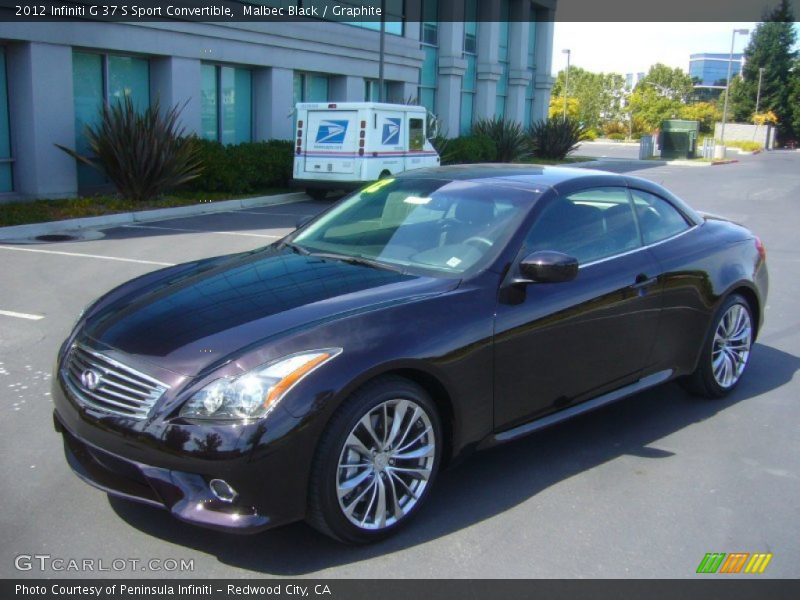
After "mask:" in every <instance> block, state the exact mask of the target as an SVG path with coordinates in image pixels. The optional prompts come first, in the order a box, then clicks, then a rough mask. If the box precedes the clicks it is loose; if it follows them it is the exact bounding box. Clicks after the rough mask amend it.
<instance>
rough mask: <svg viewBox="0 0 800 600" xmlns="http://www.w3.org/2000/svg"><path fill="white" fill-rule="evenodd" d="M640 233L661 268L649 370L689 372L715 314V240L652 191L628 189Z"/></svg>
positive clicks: (716, 246)
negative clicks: (660, 291)
mask: <svg viewBox="0 0 800 600" xmlns="http://www.w3.org/2000/svg"><path fill="white" fill-rule="evenodd" d="M630 192H631V196H632V198H633V203H634V206H635V207H636V215H637V219H638V221H639V229H640V230H641V233H642V239H643V241H644V244H645V246H647V248H648V251H649V252H650V254H651V255H652V256H653V258H654V259H655V260H657V261H658V263H659V265H660V267H661V275H660V277H661V280H662V284H663V297H664V307H663V310H662V312H661V321H660V324H659V329H658V343H657V344H656V345H655V347H654V348H653V353H652V355H651V358H650V369H651V370H653V371H657V370H663V369H669V368H673V369H674V368H677V369H682V370H688V371H691V370H693V368H694V362H695V360H696V358H697V355H698V353H699V351H700V348H701V347H702V345H703V341H704V338H705V335H706V329H707V328H708V326H709V320H710V318H711V315H712V313H713V305H714V301H715V299H714V296H713V292H712V290H713V287H714V286H713V284H712V282H711V281H710V280H709V277H708V262H707V261H709V260H711V261H714V260H717V259H716V258H712V257H714V256H715V254H716V253H717V252H719V251H720V250H721V249H720V248H719V247H718V241H717V240H716V239H715V238H714V237H713V236H705V235H703V234H702V232H701V231H700V228H699V227H697V226H696V224H695V223H694V222H693V221H692V220H691V219H690V218H689V217H687V216H686V215H684V214H683V213H682V212H681V210H680V209H679V208H678V207H677V206H675V205H674V204H673V203H672V202H670V201H669V200H667V199H666V198H663V197H661V196H659V195H657V194H656V193H655V192H652V191H646V190H643V189H637V188H634V187H631V188H630Z"/></svg>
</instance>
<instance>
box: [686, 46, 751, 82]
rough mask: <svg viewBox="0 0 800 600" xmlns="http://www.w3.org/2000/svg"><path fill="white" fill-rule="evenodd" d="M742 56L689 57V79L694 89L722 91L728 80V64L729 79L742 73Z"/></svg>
mask: <svg viewBox="0 0 800 600" xmlns="http://www.w3.org/2000/svg"><path fill="white" fill-rule="evenodd" d="M743 58H744V55H743V54H734V55H733V60H731V55H730V54H709V53H705V54H692V55H690V56H689V77H691V78H692V79H693V80H694V82H695V87H696V88H698V87H699V88H711V89H715V88H716V89H724V88H725V85H726V83H727V80H728V63H730V67H731V77H735V76H736V75H738V74H739V73H741V71H742V59H743Z"/></svg>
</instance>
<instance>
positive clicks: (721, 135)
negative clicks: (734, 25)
mask: <svg viewBox="0 0 800 600" xmlns="http://www.w3.org/2000/svg"><path fill="white" fill-rule="evenodd" d="M737 33H741V34H742V35H747V34H748V33H750V30H748V29H734V30H733V33H732V34H731V52H730V54H729V55H728V78H727V79H726V80H725V104H724V106H723V108H722V126H721V127H720V130H719V143H720V146H724V145H725V122H726V121H727V120H728V99H729V98H728V96H730V89H731V67H732V66H733V43H734V42H735V41H736V34H737Z"/></svg>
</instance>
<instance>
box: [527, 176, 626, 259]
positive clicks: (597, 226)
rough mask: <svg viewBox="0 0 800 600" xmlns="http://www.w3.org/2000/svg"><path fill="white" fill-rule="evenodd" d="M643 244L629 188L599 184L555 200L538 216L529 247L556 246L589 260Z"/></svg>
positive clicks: (529, 237)
mask: <svg viewBox="0 0 800 600" xmlns="http://www.w3.org/2000/svg"><path fill="white" fill-rule="evenodd" d="M640 245H641V241H640V238H639V232H638V229H637V228H636V220H635V217H634V214H633V208H632V206H631V200H630V197H629V196H628V191H627V189H625V188H612V187H606V188H595V189H591V190H585V191H581V192H576V193H574V194H571V195H569V196H566V197H557V198H554V199H553V200H551V202H550V203H549V204H548V206H546V207H545V209H544V211H543V212H542V214H540V215H539V217H538V218H537V219H536V222H535V223H534V224H533V227H532V228H531V230H530V232H529V233H528V237H527V239H526V248H527V250H528V251H529V252H535V251H537V250H556V251H558V252H563V253H564V254H569V255H570V256H574V257H575V258H577V259H578V263H580V264H586V263H588V262H592V261H595V260H599V259H601V258H607V257H609V256H614V255H615V254H621V253H623V252H627V251H629V250H633V249H635V248H638V247H639V246H640Z"/></svg>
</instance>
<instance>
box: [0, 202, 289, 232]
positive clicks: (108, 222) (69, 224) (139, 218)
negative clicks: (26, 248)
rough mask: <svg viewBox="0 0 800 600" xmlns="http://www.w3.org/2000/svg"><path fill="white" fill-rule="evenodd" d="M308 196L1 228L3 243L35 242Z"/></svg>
mask: <svg viewBox="0 0 800 600" xmlns="http://www.w3.org/2000/svg"><path fill="white" fill-rule="evenodd" d="M301 196H305V194H304V193H303V192H289V193H287V194H275V195H274V196H256V197H255V198H241V199H238V200H220V201H218V202H201V203H200V204H190V205H188V206H176V207H173V208H155V209H151V210H139V211H134V212H126V213H116V214H113V215H102V216H99V217H82V218H79V219H65V220H63V221H46V222H44V223H30V224H28V225H12V226H10V227H0V239H3V240H11V239H19V238H31V237H36V236H37V235H44V234H47V233H57V232H58V233H61V232H64V231H76V230H80V229H96V228H103V229H107V228H109V227H113V226H116V225H125V224H128V223H143V222H146V221H158V220H161V219H169V218H173V217H187V216H193V215H202V214H208V213H217V212H227V211H230V210H237V209H242V208H254V207H257V206H272V205H275V204H291V203H293V202H296V201H297V200H299V199H300V198H299V197H301Z"/></svg>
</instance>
